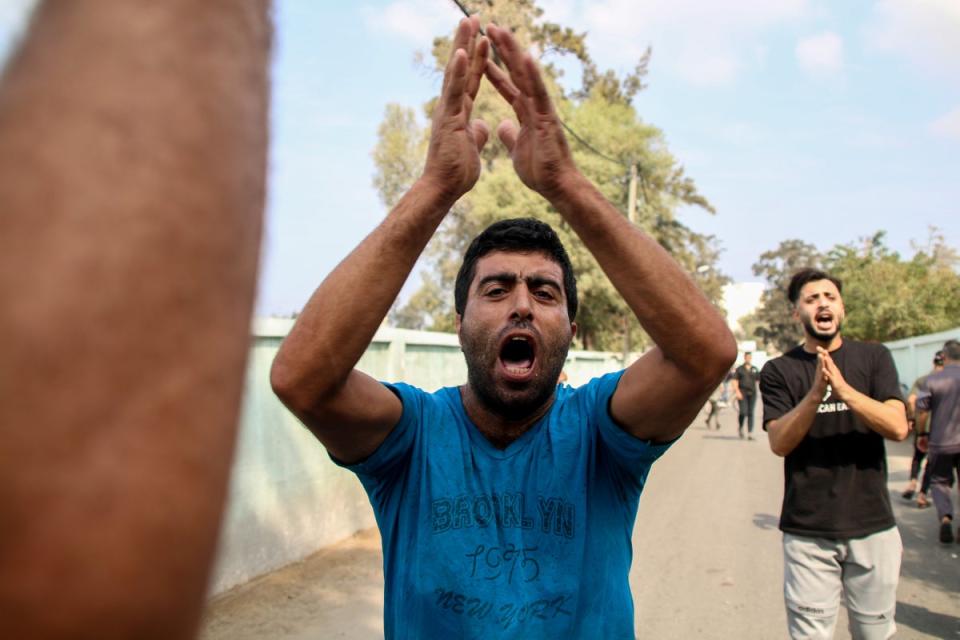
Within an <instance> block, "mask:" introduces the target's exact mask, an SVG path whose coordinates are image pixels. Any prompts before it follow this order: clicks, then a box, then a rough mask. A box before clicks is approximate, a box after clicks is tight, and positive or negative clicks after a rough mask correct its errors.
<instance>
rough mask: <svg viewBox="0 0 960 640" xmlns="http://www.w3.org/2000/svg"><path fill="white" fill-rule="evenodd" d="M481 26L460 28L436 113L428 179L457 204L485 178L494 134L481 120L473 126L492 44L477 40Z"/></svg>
mask: <svg viewBox="0 0 960 640" xmlns="http://www.w3.org/2000/svg"><path fill="white" fill-rule="evenodd" d="M479 31H480V21H479V20H478V19H477V18H476V17H473V18H469V19H468V18H464V19H463V20H461V21H460V24H459V25H458V27H457V33H456V35H455V36H454V40H453V53H452V54H451V55H450V60H449V61H448V62H447V68H446V70H445V71H444V74H443V89H442V90H441V92H440V98H439V100H437V105H436V107H435V109H434V112H433V126H432V128H431V130H430V146H429V148H428V149H427V163H426V166H425V167H424V170H423V179H425V180H427V181H429V182H430V183H432V184H434V185H435V186H436V187H437V188H438V189H439V190H440V191H441V192H442V193H444V194H445V195H447V196H449V197H450V198H452V199H454V200H455V199H457V198H459V197H460V196H462V195H463V194H464V193H466V192H467V191H469V190H470V189H471V188H472V187H473V185H474V184H476V182H477V179H478V178H479V177H480V150H481V149H483V146H484V145H485V144H486V142H487V138H488V137H489V135H490V131H489V129H488V128H487V125H486V124H485V123H484V122H483V121H482V120H475V121H474V122H470V114H471V112H472V111H473V101H474V99H475V98H476V97H477V90H478V89H479V88H480V80H481V79H482V78H483V72H484V68H485V66H486V62H487V52H488V51H489V49H490V43H489V42H488V41H487V39H486V38H485V37H483V36H481V37H479V38H478V37H477V33H478V32H479Z"/></svg>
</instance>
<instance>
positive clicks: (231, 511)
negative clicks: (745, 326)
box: [210, 318, 622, 594]
mask: <svg viewBox="0 0 960 640" xmlns="http://www.w3.org/2000/svg"><path fill="white" fill-rule="evenodd" d="M292 325H293V321H292V320H281V319H274V318H270V319H260V320H257V321H256V322H255V323H254V327H253V344H252V347H251V353H250V362H249V365H248V369H247V380H246V392H245V395H244V401H243V412H242V416H241V423H240V434H239V438H238V442H237V451H236V454H235V459H234V465H233V474H232V477H231V482H230V494H229V498H228V502H227V511H226V515H225V518H224V524H223V529H222V532H221V538H220V548H219V553H218V557H217V564H216V568H215V570H214V577H213V581H212V583H211V586H210V590H211V593H213V594H216V593H220V592H222V591H225V590H226V589H229V588H230V587H233V586H235V585H238V584H242V583H244V582H246V581H248V580H250V579H251V578H253V577H255V576H258V575H260V574H263V573H267V572H269V571H272V570H274V569H277V568H279V567H282V566H284V565H287V564H290V563H292V562H296V561H298V560H300V559H302V558H305V557H306V556H308V555H310V554H311V553H313V552H315V551H316V550H318V549H319V548H321V547H324V546H326V545H329V544H332V543H334V542H337V541H338V540H342V539H343V538H346V537H348V536H350V535H352V534H353V533H354V532H356V531H358V530H360V529H365V528H367V527H371V526H373V525H374V518H373V511H372V510H371V507H370V504H369V502H368V501H367V497H366V494H365V493H364V491H363V488H362V487H361V486H360V482H359V481H358V480H357V478H356V476H354V475H353V474H352V473H350V472H348V471H344V470H343V469H341V468H339V467H337V466H336V465H335V464H333V463H332V462H331V461H330V459H329V457H328V456H327V453H326V451H325V450H324V448H323V447H322V446H321V445H320V443H319V442H318V441H317V440H316V439H315V438H314V437H313V436H312V435H311V434H310V433H309V432H308V431H307V430H306V429H304V428H303V426H302V425H301V424H300V423H299V421H297V419H296V418H294V417H293V416H292V415H291V414H290V413H289V412H288V411H287V410H286V409H285V408H284V407H283V406H282V405H281V404H280V402H279V401H278V400H277V399H276V397H275V396H274V395H273V392H272V391H271V389H270V383H269V373H270V364H271V362H272V361H273V358H274V356H275V355H276V352H277V348H278V347H279V346H280V342H281V340H282V339H283V337H284V336H286V334H287V332H288V331H289V330H290V327H291V326H292ZM621 360H622V358H621V356H620V355H619V354H612V353H600V352H587V351H574V352H571V353H570V355H569V356H568V359H567V365H566V368H565V371H566V372H567V376H568V382H569V383H570V384H572V385H575V386H576V385H581V384H583V383H585V382H587V381H589V380H590V379H591V378H593V377H595V376H598V375H601V374H603V373H606V372H608V371H614V370H616V369H619V368H621V366H622V364H621ZM358 367H359V368H360V369H361V370H363V371H364V372H366V373H368V374H370V375H372V376H373V377H375V378H377V379H379V380H390V381H403V382H408V383H410V384H413V385H416V386H418V387H420V388H423V389H426V390H428V391H432V390H435V389H438V388H440V387H443V386H452V385H458V384H461V383H463V382H464V381H465V380H466V377H467V369H466V364H465V363H464V360H463V355H462V354H461V353H460V346H459V343H458V342H457V337H456V335H453V334H442V333H431V332H426V331H407V330H403V329H388V328H384V329H381V330H380V331H378V332H377V335H376V337H375V338H374V341H373V343H372V344H371V345H370V347H369V348H368V349H367V351H366V353H365V354H364V356H363V357H362V358H361V360H360V363H359V365H358Z"/></svg>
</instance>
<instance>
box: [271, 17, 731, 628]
mask: <svg viewBox="0 0 960 640" xmlns="http://www.w3.org/2000/svg"><path fill="white" fill-rule="evenodd" d="M479 26H480V25H479V21H478V20H477V19H476V18H473V19H469V20H464V21H462V22H461V23H460V26H459V28H458V30H457V34H456V36H455V39H454V46H453V54H452V55H451V58H450V61H449V63H448V65H447V68H446V72H445V77H444V85H443V90H442V93H441V96H440V98H439V100H438V102H437V107H436V110H435V112H434V116H433V129H432V133H431V140H430V145H429V149H428V152H427V161H426V166H425V168H424V172H423V175H422V176H421V177H420V179H419V180H417V181H416V182H415V183H414V185H413V186H412V187H411V189H410V191H409V192H408V193H407V194H406V195H405V196H404V197H403V198H402V199H401V200H400V202H399V203H398V204H397V206H396V207H395V208H394V209H393V210H392V211H391V212H390V213H389V215H388V216H387V217H386V219H385V220H384V221H383V222H382V223H381V224H380V226H378V227H377V229H376V230H374V231H373V233H371V234H370V236H368V237H367V238H366V239H365V240H364V241H363V242H362V243H361V244H360V245H359V246H358V247H357V248H356V249H355V250H354V251H353V253H351V254H350V256H348V257H347V258H346V259H345V260H344V261H343V262H342V263H341V264H340V265H339V266H338V267H337V269H336V270H334V272H333V273H331V274H330V275H329V276H328V277H327V279H326V280H325V281H324V282H323V284H322V285H321V286H320V287H319V289H318V290H317V292H316V293H315V294H314V295H313V297H312V298H311V300H310V301H309V302H308V303H307V306H306V307H305V309H304V310H303V313H302V314H301V315H300V316H299V318H298V319H297V322H296V324H295V325H294V327H293V329H292V330H291V332H290V335H289V336H288V337H287V339H286V340H285V341H284V344H283V346H282V347H281V349H280V351H279V353H278V355H277V358H276V361H275V362H274V366H273V370H272V372H271V380H272V383H273V386H274V389H275V390H276V392H277V393H278V395H279V396H280V397H281V399H282V400H283V401H284V403H285V404H286V405H287V406H288V407H289V408H290V409H291V410H292V411H293V412H294V413H295V414H296V415H297V416H298V417H299V418H300V419H301V420H302V421H303V422H304V424H305V425H306V426H307V427H308V428H309V429H310V430H311V431H312V432H313V433H314V434H315V435H316V436H317V438H318V439H319V440H320V441H321V442H322V443H323V445H324V446H325V447H326V448H327V450H328V451H329V453H330V455H331V456H333V458H334V459H335V460H336V461H337V462H338V463H339V464H342V465H345V466H347V467H348V468H350V469H352V470H353V471H355V472H356V473H357V475H358V476H359V477H360V480H361V482H362V483H363V485H364V487H365V488H366V490H367V493H368V494H369V497H370V501H371V503H372V505H373V508H374V512H375V514H376V517H377V523H378V525H379V527H380V532H381V535H382V538H383V552H384V574H385V582H386V584H385V622H384V631H385V634H386V636H387V637H388V638H444V637H451V638H480V637H484V638H487V637H514V638H633V637H634V632H633V603H632V598H631V594H630V587H629V583H628V574H629V570H630V562H631V556H632V549H631V544H630V538H631V531H632V528H633V522H634V518H635V516H636V511H637V505H638V501H639V498H640V493H641V491H642V489H643V485H644V482H645V479H646V476H647V473H648V471H649V468H650V465H651V464H652V463H653V462H654V460H656V459H657V457H659V456H660V455H661V454H662V453H663V452H664V451H665V450H666V449H667V447H668V446H669V444H670V443H671V442H672V441H673V440H675V439H676V438H678V437H679V436H680V435H681V434H682V433H683V431H684V429H685V428H686V427H687V425H689V424H690V422H691V421H692V420H693V419H694V418H695V417H696V415H697V414H698V412H699V410H700V408H701V407H702V406H703V403H704V402H705V401H706V399H707V398H708V397H709V395H710V393H711V391H712V390H713V389H714V388H716V386H717V384H719V382H720V380H721V379H722V378H723V376H724V374H725V373H726V372H727V371H728V369H729V367H730V365H731V363H732V362H733V359H734V358H735V356H736V343H735V342H734V340H733V337H732V335H731V334H730V332H729V330H728V329H727V327H726V324H725V323H724V321H723V319H722V318H721V317H720V316H719V314H718V313H717V312H716V310H715V309H714V308H713V307H712V305H710V303H709V302H708V301H707V300H706V299H705V298H704V297H703V295H702V294H701V293H700V292H699V290H698V289H697V287H696V285H695V284H694V283H693V281H692V280H691V279H690V278H689V277H688V276H687V274H685V273H684V272H683V271H682V270H681V269H680V268H679V266H678V265H677V264H676V263H674V262H673V260H672V259H671V258H670V257H669V255H668V254H667V253H666V251H664V250H663V248H661V247H660V246H659V245H657V243H656V242H655V241H654V240H652V239H651V238H650V237H649V236H648V235H646V234H644V233H643V232H642V231H640V230H639V229H638V228H637V227H635V226H634V225H632V224H630V223H629V222H628V221H627V220H626V219H625V218H624V217H623V215H622V214H621V213H620V212H619V211H617V210H616V209H615V208H614V207H613V206H612V205H610V204H609V203H608V202H607V201H606V200H605V199H604V198H603V196H602V195H601V193H600V192H599V191H598V190H597V189H596V188H595V187H594V186H593V185H592V184H591V183H590V182H589V181H588V180H586V179H585V178H584V176H583V175H582V174H581V173H580V172H579V170H578V169H577V167H576V165H575V164H574V162H573V159H572V157H571V154H570V150H569V148H568V147H567V143H566V140H565V138H564V134H563V130H562V126H561V124H560V122H559V120H558V119H557V116H556V113H555V111H554V108H553V105H552V104H551V102H550V99H549V96H548V94H547V92H546V89H545V87H544V84H543V79H542V77H541V76H540V71H539V69H538V68H537V66H536V65H535V63H534V62H533V60H532V58H531V57H530V55H529V54H527V53H526V52H524V51H523V50H522V49H521V48H520V47H519V46H518V44H517V42H516V41H515V40H514V38H513V36H512V35H511V34H510V32H509V31H508V30H506V29H500V28H498V27H496V26H495V25H489V26H488V30H487V34H488V36H489V38H490V39H491V40H492V41H493V43H494V44H495V45H496V47H497V51H498V53H499V55H500V58H501V59H502V60H503V62H504V63H505V65H506V68H507V71H506V72H505V71H501V70H500V69H499V68H498V67H497V66H495V65H494V64H493V63H492V62H490V61H488V60H487V52H488V50H489V42H488V40H487V39H486V38H485V37H478V31H479ZM484 74H485V75H486V76H487V78H488V79H489V80H490V82H491V83H492V84H493V85H494V87H495V88H496V89H497V90H498V91H499V93H500V94H501V95H502V96H503V97H504V98H505V99H506V100H507V101H508V102H509V103H510V104H511V106H512V107H513V109H514V111H515V113H516V115H517V117H518V120H519V122H520V124H519V127H518V126H517V125H516V124H514V123H511V122H509V121H506V122H504V123H502V124H501V125H500V126H499V127H498V135H499V137H500V139H501V141H502V142H503V143H504V145H505V146H506V148H507V150H508V152H509V153H510V155H511V157H512V159H513V162H514V168H515V169H516V172H517V174H518V176H519V177H520V179H521V180H522V181H523V183H524V184H525V185H527V186H528V187H529V188H531V189H532V190H534V191H535V192H537V193H539V194H540V195H541V196H543V197H544V198H546V199H547V200H548V201H549V202H550V204H551V205H552V206H553V207H554V208H555V209H556V210H557V211H558V212H559V214H560V215H561V216H562V217H563V219H564V220H565V222H566V223H567V224H569V225H570V227H571V228H572V229H574V230H575V231H576V232H577V234H578V235H579V237H580V238H581V240H582V241H583V243H584V244H585V245H586V246H587V248H588V249H589V250H590V251H591V252H592V253H593V255H594V256H596V258H597V261H598V262H599V264H600V265H601V267H602V268H603V270H604V271H605V273H606V274H607V275H608V276H609V278H610V280H611V281H612V283H613V284H614V286H615V287H616V288H617V290H618V291H619V292H620V294H621V295H622V296H623V297H624V299H625V301H626V302H627V304H628V305H629V306H630V308H631V309H632V310H633V312H634V313H635V314H636V316H637V318H638V319H639V321H640V323H641V325H642V326H643V328H644V329H645V330H646V331H647V333H648V334H649V335H650V336H651V338H652V339H653V340H654V342H655V343H656V345H657V346H656V347H654V348H652V349H650V350H649V351H648V352H647V353H645V354H644V355H643V357H641V358H640V359H639V360H637V361H636V362H635V363H633V364H632V365H631V366H630V367H629V368H627V369H626V370H625V371H620V372H616V373H611V374H609V375H606V376H604V377H601V378H598V379H596V380H593V381H592V382H590V383H589V384H587V385H585V386H583V387H579V388H576V389H574V388H571V387H569V386H567V385H558V384H557V380H558V377H559V375H560V373H561V371H562V369H563V365H564V362H565V360H566V355H567V350H568V349H569V346H570V342H571V340H572V339H573V337H574V335H575V334H576V330H577V325H576V323H575V322H574V319H575V317H576V312H577V291H576V281H575V279H574V276H573V269H572V267H571V264H570V260H569V258H568V256H567V253H566V251H565V250H564V248H563V246H562V244H561V243H560V241H559V239H558V238H557V236H556V234H555V233H554V232H553V229H551V228H550V227H549V226H548V225H546V224H544V223H542V222H539V221H536V220H533V219H515V220H505V221H501V222H498V223H495V224H493V225H491V226H490V227H489V228H487V229H486V230H485V231H484V232H482V233H481V234H480V235H479V236H477V238H475V239H474V240H473V242H472V243H471V244H470V246H469V248H468V249H467V251H466V254H465V256H464V260H463V264H462V266H461V268H460V272H459V273H458V275H457V280H456V285H455V291H454V302H455V307H456V313H457V315H456V325H457V333H458V335H459V338H460V343H461V346H462V349H463V353H464V357H465V359H466V363H467V371H468V375H467V382H466V384H464V385H462V386H460V387H449V388H445V389H441V390H439V391H437V392H436V393H426V392H424V391H421V390H419V389H416V388H413V387H411V386H408V385H404V384H395V385H388V384H382V383H380V382H377V381H376V380H373V379H372V378H370V377H368V376H366V375H365V374H363V373H361V372H360V371H358V370H356V369H355V368H354V367H355V366H356V364H357V362H358V360H359V359H360V357H361V355H362V354H363V353H364V350H365V349H366V347H367V345H368V344H369V343H370V341H371V339H372V338H373V336H374V333H375V332H376V330H377V327H378V326H379V325H380V322H381V321H382V319H383V317H384V315H385V314H386V313H387V311H388V310H389V308H390V305H391V303H392V302H393V300H394V299H395V298H396V296H397V294H398V293H399V291H400V288H401V287H402V286H403V283H404V281H405V280H406V278H407V275H408V274H409V272H410V270H411V268H412V267H413V265H414V263H415V262H416V260H417V257H418V256H419V255H420V252H421V251H422V250H423V247H424V246H425V245H426V243H427V241H428V240H429V239H430V237H431V235H432V234H433V233H434V231H435V230H436V228H437V226H438V225H439V224H440V222H441V221H442V220H443V218H444V216H445V215H446V212H447V211H448V210H449V209H450V207H451V206H452V205H453V203H454V202H456V200H457V199H458V198H459V197H460V196H461V195H463V194H464V193H466V192H467V191H469V190H470V189H471V188H472V186H473V184H474V183H475V182H476V180H477V178H478V176H479V173H480V168H481V161H480V154H479V152H480V150H481V149H482V147H483V146H484V143H485V142H486V139H487V135H488V134H487V128H486V125H484V124H483V123H482V122H476V123H473V124H471V123H470V121H469V117H470V110H471V106H472V104H473V99H474V97H475V96H476V93H477V88H478V87H479V84H480V81H481V78H482V76H483V75H484Z"/></svg>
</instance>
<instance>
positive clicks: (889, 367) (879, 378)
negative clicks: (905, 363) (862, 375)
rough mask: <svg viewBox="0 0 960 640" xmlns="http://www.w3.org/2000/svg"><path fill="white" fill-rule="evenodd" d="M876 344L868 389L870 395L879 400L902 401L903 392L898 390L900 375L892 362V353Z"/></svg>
mask: <svg viewBox="0 0 960 640" xmlns="http://www.w3.org/2000/svg"><path fill="white" fill-rule="evenodd" d="M878 346H879V348H878V349H877V355H876V359H875V360H874V376H873V385H872V387H873V388H872V389H871V390H870V391H871V393H870V397H872V398H873V399H874V400H879V401H880V402H884V401H886V400H899V401H900V402H903V394H902V393H901V391H900V376H899V375H898V374H897V365H896V364H894V362H893V355H891V354H890V350H889V349H887V348H886V347H884V346H883V345H878Z"/></svg>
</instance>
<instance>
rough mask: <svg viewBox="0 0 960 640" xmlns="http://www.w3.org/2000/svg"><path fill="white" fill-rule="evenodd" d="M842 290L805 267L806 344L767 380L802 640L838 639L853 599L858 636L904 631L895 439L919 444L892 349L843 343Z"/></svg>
mask: <svg viewBox="0 0 960 640" xmlns="http://www.w3.org/2000/svg"><path fill="white" fill-rule="evenodd" d="M841 286H842V285H841V283H840V281H839V280H837V279H836V278H833V277H832V276H829V275H828V274H826V273H823V272H822V271H816V270H813V269H804V270H802V271H800V272H798V273H796V274H795V275H794V276H793V278H792V279H791V281H790V286H789V289H788V298H789V300H790V303H791V304H792V305H793V315H794V319H795V320H797V321H798V322H799V323H800V324H801V326H802V327H803V332H804V342H803V344H802V345H800V346H797V347H796V348H794V349H792V350H791V351H788V352H787V353H785V354H783V355H782V356H780V357H779V358H775V359H773V360H770V361H769V362H767V363H766V364H765V365H764V367H763V371H762V372H761V375H760V391H761V393H762V394H763V426H764V429H766V430H767V432H768V435H769V439H770V448H771V449H772V450H773V452H774V453H775V454H777V455H778V456H781V457H783V458H784V496H783V507H782V509H781V512H780V530H781V531H783V556H784V589H783V595H784V602H785V604H786V609H787V627H788V631H789V634H790V637H791V638H831V637H833V631H834V627H835V625H836V619H837V612H838V611H839V607H840V599H841V594H843V596H844V600H845V602H846V605H847V610H848V612H849V614H850V615H849V623H850V631H851V634H852V635H853V637H854V638H868V639H874V638H876V639H878V640H879V639H884V640H886V639H887V638H890V637H891V636H892V635H893V634H894V633H895V632H896V625H895V624H894V614H895V612H896V605H897V582H898V581H899V576H900V559H901V555H902V551H903V545H902V542H901V540H900V533H899V532H898V531H897V526H896V521H895V520H894V517H893V509H892V507H891V505H890V492H889V491H888V490H887V466H886V452H885V448H884V439H885V438H886V439H890V440H903V439H904V438H906V437H907V433H908V427H907V417H906V411H905V407H904V402H903V399H902V397H901V391H900V386H899V378H898V376H897V369H896V367H895V366H894V363H893V357H892V356H891V355H890V351H889V350H887V348H886V347H884V346H883V345H881V344H871V343H865V342H856V341H854V340H848V339H845V338H842V337H841V335H840V328H841V326H842V324H843V319H844V317H845V313H846V311H845V309H844V306H843V299H842V298H841V297H840V290H841Z"/></svg>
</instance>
